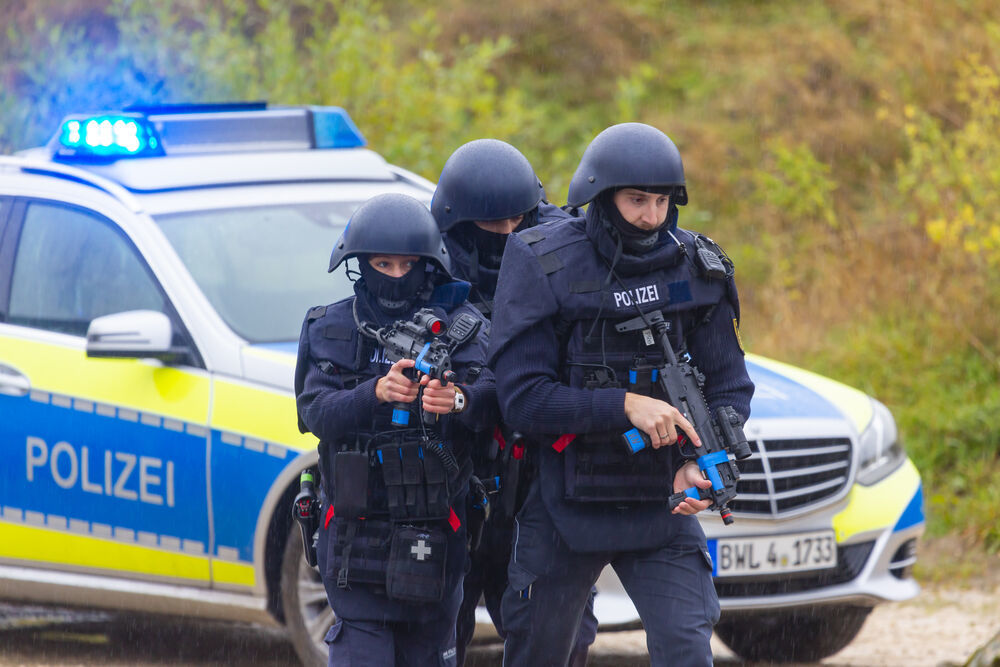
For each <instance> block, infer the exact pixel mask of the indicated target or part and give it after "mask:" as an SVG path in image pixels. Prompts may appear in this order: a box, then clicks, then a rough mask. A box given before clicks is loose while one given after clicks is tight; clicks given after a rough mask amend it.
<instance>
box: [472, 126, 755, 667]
mask: <svg viewBox="0 0 1000 667" xmlns="http://www.w3.org/2000/svg"><path fill="white" fill-rule="evenodd" d="M588 202H589V206H588V207H587V210H586V216H585V217H582V218H578V219H574V220H571V221H568V222H565V223H561V224H556V225H541V226H539V227H536V228H534V229H529V230H526V231H524V232H522V233H520V234H518V235H516V236H515V237H513V238H511V240H510V241H508V243H507V251H506V254H505V256H504V263H503V267H502V269H501V272H500V280H499V286H498V289H497V295H496V301H495V305H496V311H495V313H494V319H493V328H492V333H491V343H490V358H491V365H492V366H493V367H494V370H495V372H496V377H497V393H498V396H499V400H500V407H501V412H502V414H503V418H504V420H505V422H507V423H508V424H510V425H511V426H512V427H513V428H517V429H519V430H522V431H524V432H527V433H530V434H532V436H533V440H534V445H535V446H536V447H537V453H538V454H539V459H540V463H539V474H538V478H537V480H536V481H535V482H534V483H533V484H532V486H531V489H530V491H529V493H528V497H527V498H526V500H525V502H524V506H523V507H522V509H521V511H520V512H519V513H518V515H517V520H516V524H515V529H514V533H515V542H514V547H513V553H512V556H511V562H510V567H509V572H508V574H509V586H508V589H507V591H506V593H505V594H504V598H503V620H504V626H505V629H506V630H507V640H506V645H505V655H504V664H505V665H559V664H563V663H564V662H565V661H566V658H567V656H568V655H569V654H570V651H571V647H572V642H573V633H574V630H575V628H576V624H577V622H578V620H579V618H580V615H581V613H582V611H583V608H584V604H585V601H586V598H587V592H588V591H589V590H590V587H591V585H592V584H593V583H594V582H595V581H596V579H597V577H598V575H599V574H600V572H601V570H602V569H603V568H604V567H605V565H607V564H609V563H610V564H611V565H612V566H613V567H614V569H615V571H616V573H617V574H618V577H619V578H620V579H621V582H622V584H623V585H624V587H625V590H626V592H627V593H628V594H629V596H630V597H631V599H632V601H633V602H634V603H635V606H636V609H637V610H638V612H639V615H640V617H641V618H642V622H643V625H644V627H645V629H646V636H647V646H648V649H649V655H650V658H651V662H652V664H653V665H685V666H689V665H711V664H712V655H711V649H710V646H709V639H710V637H711V634H712V626H713V625H714V623H715V622H716V621H717V620H718V616H719V603H718V598H717V596H716V594H715V590H714V587H713V584H712V577H711V571H712V563H711V557H710V556H709V554H708V551H707V549H706V540H705V535H704V533H703V531H702V530H701V527H700V525H699V523H698V520H697V519H696V518H695V517H694V516H693V515H694V514H696V513H697V512H699V511H701V510H703V509H706V508H707V507H708V505H709V502H708V501H703V500H696V499H691V498H688V499H686V500H685V501H684V502H682V503H681V504H680V505H679V506H677V507H676V508H675V509H674V510H671V509H670V506H669V503H668V502H667V496H669V495H670V494H671V493H673V492H675V491H680V490H682V489H686V488H689V487H692V486H697V487H699V488H708V487H709V486H711V483H710V482H708V480H706V479H704V478H703V475H702V474H701V473H700V471H699V469H698V467H697V465H696V464H694V463H693V462H690V461H687V460H686V459H685V458H684V457H683V456H682V455H681V453H680V449H679V447H676V446H672V445H675V444H676V442H677V439H678V434H679V433H682V434H684V435H685V437H687V438H689V439H690V440H691V441H692V444H694V445H696V446H700V444H701V443H700V439H699V437H698V434H697V433H695V431H694V429H693V428H692V426H691V424H690V423H688V421H687V420H686V419H685V418H684V416H683V415H682V414H681V413H680V412H679V411H678V410H677V409H676V408H675V407H674V406H671V405H669V404H668V403H666V402H665V401H663V400H661V398H662V396H660V395H659V394H658V387H657V386H656V385H655V383H651V382H649V381H648V379H649V377H648V368H649V366H651V365H654V366H655V364H656V363H659V362H660V361H661V360H662V358H663V355H662V353H661V352H660V351H659V350H658V349H657V347H658V346H656V345H655V344H654V340H653V337H652V336H650V335H649V332H648V331H643V330H642V327H634V326H627V325H626V326H621V327H619V326H618V325H621V324H623V323H625V322H629V321H630V320H631V321H632V322H634V321H635V320H636V318H638V317H640V315H639V313H640V312H641V313H643V315H642V317H647V318H648V317H649V316H650V314H652V313H653V312H654V311H659V312H660V313H661V314H662V315H663V317H664V319H666V320H667V322H668V323H669V338H670V341H671V343H672V345H673V347H674V350H675V351H676V352H677V354H678V355H679V356H682V355H685V354H688V355H690V357H691V360H692V363H693V364H694V365H695V366H696V367H697V368H698V369H700V371H701V372H702V373H703V374H704V376H705V384H704V396H705V399H706V400H707V402H708V404H709V406H710V408H711V409H713V410H714V409H715V408H716V407H722V406H732V407H733V408H734V409H735V410H736V411H737V412H738V413H739V414H740V415H742V416H743V417H746V416H748V415H749V410H750V397H751V395H752V393H753V384H752V382H751V381H750V378H749V376H748V375H747V371H746V366H745V363H744V359H743V350H742V348H741V346H740V342H739V336H738V329H737V327H738V320H739V306H738V300H737V294H736V290H735V286H734V283H733V280H732V264H731V262H729V260H728V258H727V257H725V255H724V253H723V252H722V251H721V249H720V248H718V246H716V245H715V244H714V243H712V242H711V241H710V240H709V239H707V237H703V236H700V235H697V234H695V233H693V232H690V231H687V230H683V229H681V228H679V227H677V217H678V210H677V206H680V205H684V204H686V203H687V190H686V187H685V181H684V171H683V166H682V163H681V158H680V154H679V153H678V151H677V149H676V147H675V146H674V144H673V142H672V141H671V140H670V139H669V138H668V137H667V136H666V135H665V134H663V133H662V132H660V131H659V130H657V129H656V128H653V127H651V126H649V125H644V124H640V123H625V124H621V125H615V126H612V127H610V128H608V129H606V130H605V131H603V132H602V133H601V134H599V135H598V136H597V137H596V138H595V139H594V140H593V141H592V142H591V144H590V145H589V146H588V148H587V150H586V151H585V153H584V155H583V158H582V160H581V162H580V165H579V167H578V168H577V170H576V173H575V174H574V176H573V179H572V181H571V183H570V189H569V204H570V205H573V206H582V205H584V204H587V203H588ZM700 251H704V253H702V252H700ZM705 253H709V254H710V255H711V256H709V255H706V254H705ZM711 257H714V259H715V261H714V262H712V263H711V266H709V267H707V268H706V265H705V261H706V260H709V259H711ZM719 266H723V267H724V270H723V271H722V272H720V271H718V267H719ZM709 269H711V270H709ZM644 369H645V370H644ZM630 371H633V374H632V375H630ZM642 372H646V373H647V376H646V381H645V382H641V381H637V384H635V385H632V384H629V382H630V381H631V379H632V377H638V376H640V375H641V374H642ZM633 426H634V427H637V428H639V429H640V430H641V431H643V432H644V433H646V434H648V436H649V438H650V441H651V445H652V446H650V447H646V448H644V449H643V450H641V451H639V452H638V453H635V454H632V453H630V452H628V451H626V448H625V447H624V446H623V445H622V444H621V440H620V434H621V433H623V432H624V431H627V430H629V429H631V428H632V427H633Z"/></svg>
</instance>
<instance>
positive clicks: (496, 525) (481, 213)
mask: <svg viewBox="0 0 1000 667" xmlns="http://www.w3.org/2000/svg"><path fill="white" fill-rule="evenodd" d="M544 197H545V191H544V190H543V188H542V184H541V181H539V180H538V177H537V176H536V175H535V171H534V169H533V168H532V166H531V163H529V162H528V159H527V158H525V157H524V155H522V154H521V152H520V151H518V150H517V149H516V148H514V147H513V146H511V145H510V144H508V143H505V142H503V141H498V140H496V139H477V140H475V141H471V142H469V143H467V144H465V145H463V146H460V147H459V148H458V149H457V150H456V151H455V152H454V153H452V155H451V157H449V158H448V161H447V162H446V163H445V165H444V168H443V169H442V171H441V177H440V178H439V179H438V184H437V189H436V190H435V192H434V198H433V200H432V201H431V212H432V213H433V214H434V218H435V219H436V220H437V223H438V227H439V228H440V229H441V232H442V233H443V235H444V240H445V245H446V246H447V247H448V251H449V253H450V254H451V261H452V271H453V272H454V273H455V275H456V276H458V277H460V278H463V279H464V280H467V281H468V282H469V283H470V284H471V285H472V298H471V299H470V300H471V302H472V303H473V305H475V306H476V308H478V309H479V310H480V311H481V312H482V313H483V314H484V315H485V316H486V317H490V315H491V314H492V311H493V299H494V294H495V293H496V287H497V278H498V276H499V273H500V260H501V258H502V257H503V252H504V248H505V246H506V244H507V239H508V238H509V237H510V234H511V233H512V232H517V231H523V230H525V229H530V228H532V227H534V226H535V225H537V224H539V223H544V222H550V221H555V220H567V219H569V218H570V217H571V216H570V215H569V214H567V213H565V212H563V210H562V209H560V208H559V207H557V206H554V205H552V204H549V203H548V202H546V201H545V199H544ZM494 437H495V438H496V441H497V443H496V445H493V443H484V444H486V445H487V446H484V447H478V448H476V455H478V458H476V456H475V455H474V461H475V463H476V474H477V475H478V476H479V477H480V478H482V479H483V480H486V481H487V482H489V481H490V480H492V479H494V478H495V477H497V476H498V475H503V476H504V479H503V482H502V483H501V484H502V486H503V487H504V488H503V489H502V491H503V494H505V496H506V495H507V494H512V495H514V496H515V497H514V498H505V499H506V500H508V501H509V502H504V503H498V502H493V503H492V506H493V509H492V512H491V514H490V518H489V521H488V522H487V524H486V526H485V527H484V530H483V536H482V540H481V543H480V544H479V545H478V548H477V549H475V550H474V551H473V552H472V554H471V560H472V568H471V570H470V571H469V573H468V574H467V575H466V577H465V584H464V587H465V598H464V600H463V602H462V608H461V610H460V612H459V617H458V656H459V660H458V662H459V664H462V661H463V660H464V657H465V648H466V646H467V645H468V643H469V642H470V641H471V640H472V635H473V632H474V630H475V624H476V606H477V605H478V603H479V598H480V596H482V597H483V598H484V599H485V601H486V608H487V610H488V611H489V613H490V617H491V618H492V620H493V624H494V626H496V629H497V632H498V633H499V634H500V636H501V637H502V636H504V634H505V633H504V628H503V622H502V618H501V615H500V600H501V598H502V596H503V592H504V590H505V589H506V587H507V563H508V562H509V560H510V550H511V543H512V541H513V528H514V522H513V509H512V508H513V507H514V506H515V505H516V504H517V503H518V498H517V497H516V496H517V495H520V496H521V497H522V498H523V491H524V490H526V489H524V488H518V486H519V485H518V481H519V480H520V481H521V482H522V486H523V483H524V482H526V481H527V480H528V476H529V474H530V471H529V470H528V469H527V462H526V461H523V460H518V459H513V460H512V456H514V455H513V454H512V452H511V451H510V448H512V447H515V446H518V445H517V443H515V442H514V441H513V438H512V437H511V433H510V432H509V431H508V432H507V434H506V437H504V434H503V431H502V430H500V431H498V432H497V433H496V434H495V436H494ZM487 438H489V435H487ZM501 443H502V448H501ZM490 445H493V446H492V447H491V446H490ZM522 451H523V450H520V449H519V450H517V456H521V454H522ZM488 452H489V453H490V454H489V455H487V453H488ZM515 467H517V468H519V469H518V470H517V474H516V476H515V475H514V474H512V473H513V472H514V470H515ZM509 473H510V474H509ZM519 491H520V494H519ZM596 635H597V618H596V617H595V616H594V610H593V596H591V597H589V598H588V600H587V607H586V610H585V613H584V616H583V619H582V622H581V624H580V628H579V630H578V632H577V636H576V640H575V642H574V646H573V652H572V655H571V657H570V660H569V664H570V665H573V666H575V665H580V666H581V667H582V665H585V664H586V662H587V651H588V648H589V646H590V645H591V644H592V643H593V642H594V639H595V637H596Z"/></svg>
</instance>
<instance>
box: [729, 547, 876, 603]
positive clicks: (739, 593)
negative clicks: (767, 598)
mask: <svg viewBox="0 0 1000 667" xmlns="http://www.w3.org/2000/svg"><path fill="white" fill-rule="evenodd" d="M874 546H875V542H862V543H860V544H849V545H847V546H841V547H837V567H834V568H831V569H829V570H821V571H819V572H804V573H801V574H794V575H789V574H780V575H772V576H769V577H761V578H757V579H754V580H752V581H747V580H744V581H739V580H736V581H732V580H729V579H726V580H720V579H716V580H715V590H716V592H717V593H718V595H719V597H720V598H745V597H759V596H762V595H783V594H786V593H800V592H802V591H811V590H815V589H817V588H823V587H825V586H833V585H836V584H843V583H847V582H848V581H851V580H852V579H854V578H855V577H857V576H858V575H859V574H860V573H861V569H862V568H863V567H864V566H865V562H866V561H867V560H868V556H870V555H871V552H872V547H874Z"/></svg>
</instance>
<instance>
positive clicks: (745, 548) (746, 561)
mask: <svg viewBox="0 0 1000 667" xmlns="http://www.w3.org/2000/svg"><path fill="white" fill-rule="evenodd" d="M708 548H709V551H710V553H711V554H712V561H713V567H712V574H713V575H715V576H717V577H740V576H748V575H757V574H782V573H786V572H800V571H803V570H822V569H827V568H831V567H836V566H837V543H836V542H835V541H834V539H833V531H832V530H818V531H814V532H810V533H795V534H790V535H772V536H768V537H735V538H725V539H719V540H709V541H708Z"/></svg>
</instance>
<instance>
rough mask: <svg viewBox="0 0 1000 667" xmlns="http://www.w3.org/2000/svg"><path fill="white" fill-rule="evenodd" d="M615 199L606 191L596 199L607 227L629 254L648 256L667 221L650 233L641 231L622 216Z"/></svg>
mask: <svg viewBox="0 0 1000 667" xmlns="http://www.w3.org/2000/svg"><path fill="white" fill-rule="evenodd" d="M613 197H614V192H613V191H611V190H605V191H604V192H602V193H601V194H599V195H598V196H597V197H596V198H595V199H594V203H596V204H597V205H598V206H600V208H601V218H602V219H603V220H604V225H605V227H606V228H607V229H608V231H609V232H610V233H611V235H612V237H615V238H616V239H617V241H618V242H619V243H621V245H622V248H623V249H624V250H625V251H626V252H628V253H629V254H631V255H644V254H646V253H647V252H649V251H650V250H652V249H653V247H654V246H655V245H656V242H657V240H659V238H660V231H661V230H662V229H663V227H664V225H665V224H666V221H664V223H663V224H661V225H659V226H658V227H656V228H655V229H652V230H649V231H646V230H643V229H640V228H639V227H636V226H635V225H633V224H632V223H631V222H629V221H628V220H626V219H625V218H624V217H623V216H622V214H621V211H619V210H618V207H617V206H615V203H614V200H613Z"/></svg>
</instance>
